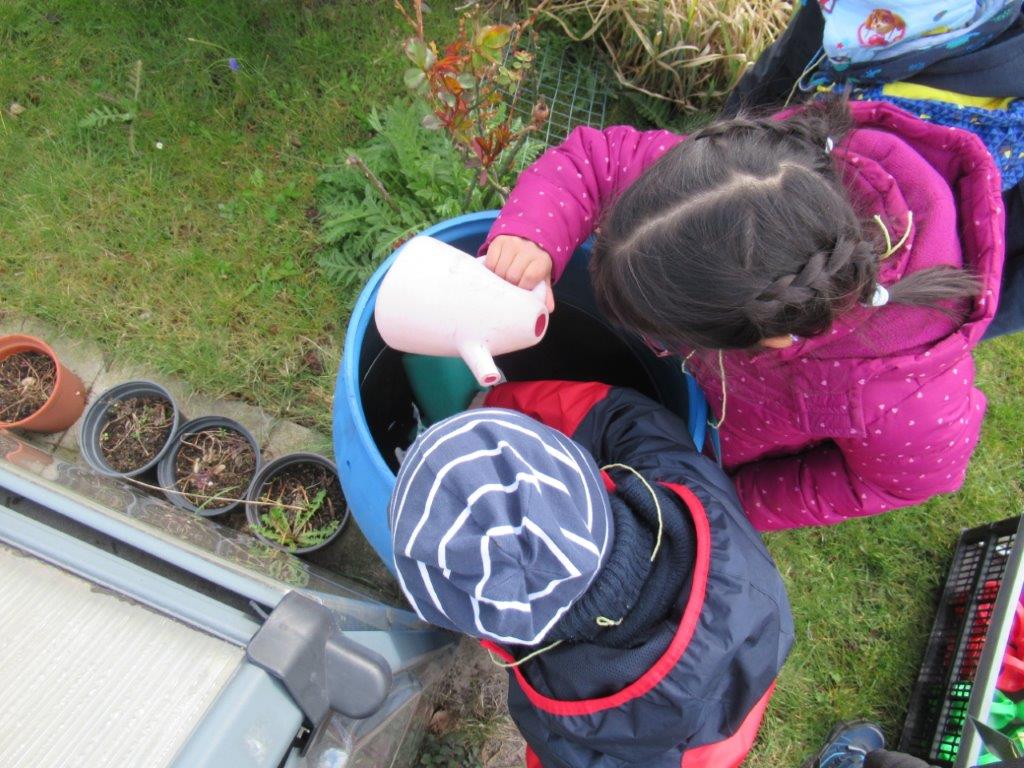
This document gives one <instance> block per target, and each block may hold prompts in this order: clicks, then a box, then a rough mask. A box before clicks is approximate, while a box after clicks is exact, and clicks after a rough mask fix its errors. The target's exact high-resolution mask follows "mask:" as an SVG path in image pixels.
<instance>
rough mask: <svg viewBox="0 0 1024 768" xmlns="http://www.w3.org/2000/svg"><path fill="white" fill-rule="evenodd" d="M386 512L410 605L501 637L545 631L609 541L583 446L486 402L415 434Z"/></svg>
mask: <svg viewBox="0 0 1024 768" xmlns="http://www.w3.org/2000/svg"><path fill="white" fill-rule="evenodd" d="M388 516H389V522H390V524H391V534H392V539H393V542H394V548H395V566H396V569H397V573H398V578H399V581H400V583H401V585H402V589H403V591H404V592H405V595H406V597H407V598H408V599H409V602H410V603H411V604H412V606H413V607H414V608H415V610H416V612H417V613H418V614H419V615H420V617H422V618H423V619H424V620H426V621H428V622H430V623H431V624H435V625H437V626H440V627H444V628H446V629H453V630H456V631H458V632H462V633H464V634H468V635H473V636H475V637H481V638H487V639H490V640H495V641H498V642H501V643H514V644H522V645H536V644H538V643H540V642H541V641H542V640H544V638H545V637H546V636H547V635H548V633H549V632H550V631H551V629H552V627H554V626H555V624H557V623H558V620H559V619H560V618H561V617H562V615H563V614H564V613H565V612H566V611H567V610H568V609H569V607H570V606H571V605H572V604H573V603H574V602H575V601H576V600H577V599H578V598H579V597H580V596H581V595H583V593H584V592H586V591H587V588H588V587H589V586H590V584H591V582H592V581H593V580H594V577H595V576H596V575H597V573H598V571H600V570H601V567H602V566H603V565H604V563H605V561H606V559H607V556H608V553H609V551H610V550H611V546H612V537H613V526H612V513H611V507H610V503H609V499H608V494H607V491H606V490H605V487H604V484H603V483H602V481H601V476H600V472H599V471H598V468H597V465H596V464H595V463H594V459H593V458H592V457H591V456H590V454H589V453H587V452H586V451H585V450H584V449H583V448H581V447H580V446H579V445H577V444H576V443H574V442H573V441H572V440H570V439H569V438H568V437H566V436H564V435H562V434H561V433H559V432H557V431H555V430H554V429H551V428H550V427H547V426H545V425H543V424H540V423H539V422H537V421H534V420H533V419H530V418H528V417H526V416H524V415H522V414H520V413H516V412H514V411H506V410H501V409H496V408H484V409H480V410H473V411H467V412H466V413H461V414H459V415H457V416H453V417H451V418H450V419H446V420H445V421H442V422H440V423H438V424H436V425H434V426H433V427H431V428H430V429H429V430H428V431H427V432H425V433H424V434H423V435H421V436H420V437H419V439H417V440H416V442H415V443H414V444H413V445H412V447H411V448H410V449H409V453H408V454H407V455H406V457H405V460H404V461H403V462H402V467H401V469H400V471H399V472H398V482H397V485H396V487H395V492H394V495H393V496H392V498H391V505H390V508H389V510H388Z"/></svg>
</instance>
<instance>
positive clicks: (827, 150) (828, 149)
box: [825, 136, 836, 155]
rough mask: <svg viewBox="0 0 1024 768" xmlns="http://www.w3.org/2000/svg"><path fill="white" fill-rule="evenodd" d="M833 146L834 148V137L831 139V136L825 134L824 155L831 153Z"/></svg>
mask: <svg viewBox="0 0 1024 768" xmlns="http://www.w3.org/2000/svg"><path fill="white" fill-rule="evenodd" d="M835 148H836V142H835V139H833V138H832V137H831V136H826V137H825V154H826V155H831V154H832V150H833V149H835Z"/></svg>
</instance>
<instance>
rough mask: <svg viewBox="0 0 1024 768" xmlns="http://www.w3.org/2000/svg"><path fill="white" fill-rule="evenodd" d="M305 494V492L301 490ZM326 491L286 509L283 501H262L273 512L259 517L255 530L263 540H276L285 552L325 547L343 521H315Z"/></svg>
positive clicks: (322, 490)
mask: <svg viewBox="0 0 1024 768" xmlns="http://www.w3.org/2000/svg"><path fill="white" fill-rule="evenodd" d="M302 493H303V495H306V490H305V489H304V488H303V489H302ZM326 498H327V491H325V490H324V489H323V488H321V489H320V490H319V491H317V494H316V495H315V496H314V497H313V498H312V499H310V498H309V497H308V495H306V501H305V502H304V503H302V504H299V505H291V504H289V505H288V507H287V508H285V506H284V505H282V504H281V503H280V502H277V503H275V502H273V501H271V500H270V499H260V501H261V502H263V503H264V504H273V505H274V506H272V507H270V510H269V511H267V512H264V513H263V514H261V515H260V522H259V524H258V525H255V526H253V530H254V531H255V532H256V533H258V534H259V535H260V536H263V537H264V538H267V539H270V540H271V541H276V542H277V543H278V544H280V545H281V546H282V547H285V548H286V549H305V548H306V547H315V546H318V545H320V544H323V543H324V542H325V541H327V539H329V538H330V537H331V534H332V533H334V532H335V531H336V530H338V526H339V525H340V524H341V521H340V520H338V519H337V518H334V519H333V520H330V521H328V522H327V523H326V524H323V525H316V524H315V523H314V519H316V518H317V513H318V512H319V511H320V510H321V508H322V507H323V505H324V500H325V499H326Z"/></svg>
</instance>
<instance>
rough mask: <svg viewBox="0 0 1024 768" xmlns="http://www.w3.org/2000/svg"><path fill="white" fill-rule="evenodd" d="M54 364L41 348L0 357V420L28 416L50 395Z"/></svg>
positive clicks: (53, 383) (54, 373) (55, 377)
mask: <svg viewBox="0 0 1024 768" xmlns="http://www.w3.org/2000/svg"><path fill="white" fill-rule="evenodd" d="M56 382H57V366H56V365H54V363H53V360H51V359H50V358H49V357H48V356H47V355H44V354H43V353H42V352H16V353H15V354H13V355H10V356H9V357H6V358H4V359H3V360H0V422H6V423H8V424H11V423H13V422H16V421H21V420H22V419H25V418H28V417H29V416H31V415H32V414H33V413H35V412H36V411H38V410H39V409H40V408H42V407H43V406H44V405H45V404H46V401H47V400H49V399H50V395H51V394H52V393H53V388H54V386H55V384H56Z"/></svg>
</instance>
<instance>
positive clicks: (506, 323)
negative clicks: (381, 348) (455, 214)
mask: <svg viewBox="0 0 1024 768" xmlns="http://www.w3.org/2000/svg"><path fill="white" fill-rule="evenodd" d="M546 291H547V287H546V286H545V285H544V284H543V283H542V284H540V285H538V286H537V287H536V288H535V289H534V290H532V291H526V290H523V289H522V288H519V287H517V286H514V285H512V284H511V283H508V282H506V281H505V280H502V279H501V278H500V277H498V276H497V275H495V274H494V273H493V272H491V271H490V270H489V269H487V267H485V266H484V264H483V261H482V260H479V259H475V258H473V257H472V256H470V255H469V254H468V253H464V252H463V251H460V250H458V249H457V248H453V247H452V246H450V245H448V244H447V243H443V242H441V241H440V240H435V239H434V238H432V237H426V236H423V235H421V236H419V237H414V238H413V239H412V240H410V241H409V242H408V243H406V244H405V247H404V248H402V250H401V251H400V252H399V254H398V256H397V257H396V258H395V262H394V264H392V265H391V268H390V269H388V271H387V274H385V275H384V279H383V280H382V281H381V284H380V290H379V291H378V292H377V303H376V307H375V309H374V318H375V320H376V322H377V330H378V331H380V335H381V338H382V339H384V342H385V343H386V344H387V345H388V346H389V347H391V348H392V349H397V350H398V351H399V352H411V353H414V354H419V355H436V356H439V357H456V356H458V357H461V358H462V359H463V360H464V361H465V362H466V365H467V366H469V369H470V370H471V371H472V372H473V375H474V376H475V377H476V380H477V382H478V383H479V384H480V385H481V386H484V387H489V386H492V385H494V384H497V383H498V382H500V381H501V379H502V375H501V371H499V370H498V366H497V365H495V363H494V357H493V356H494V355H504V354H506V353H508V352H516V351H518V350H520V349H526V348H527V347H531V346H533V345H534V344H536V343H537V342H539V341H540V340H541V339H543V338H544V333H545V332H546V331H547V329H548V310H547V307H546V306H545V302H544V300H545V295H546Z"/></svg>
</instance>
